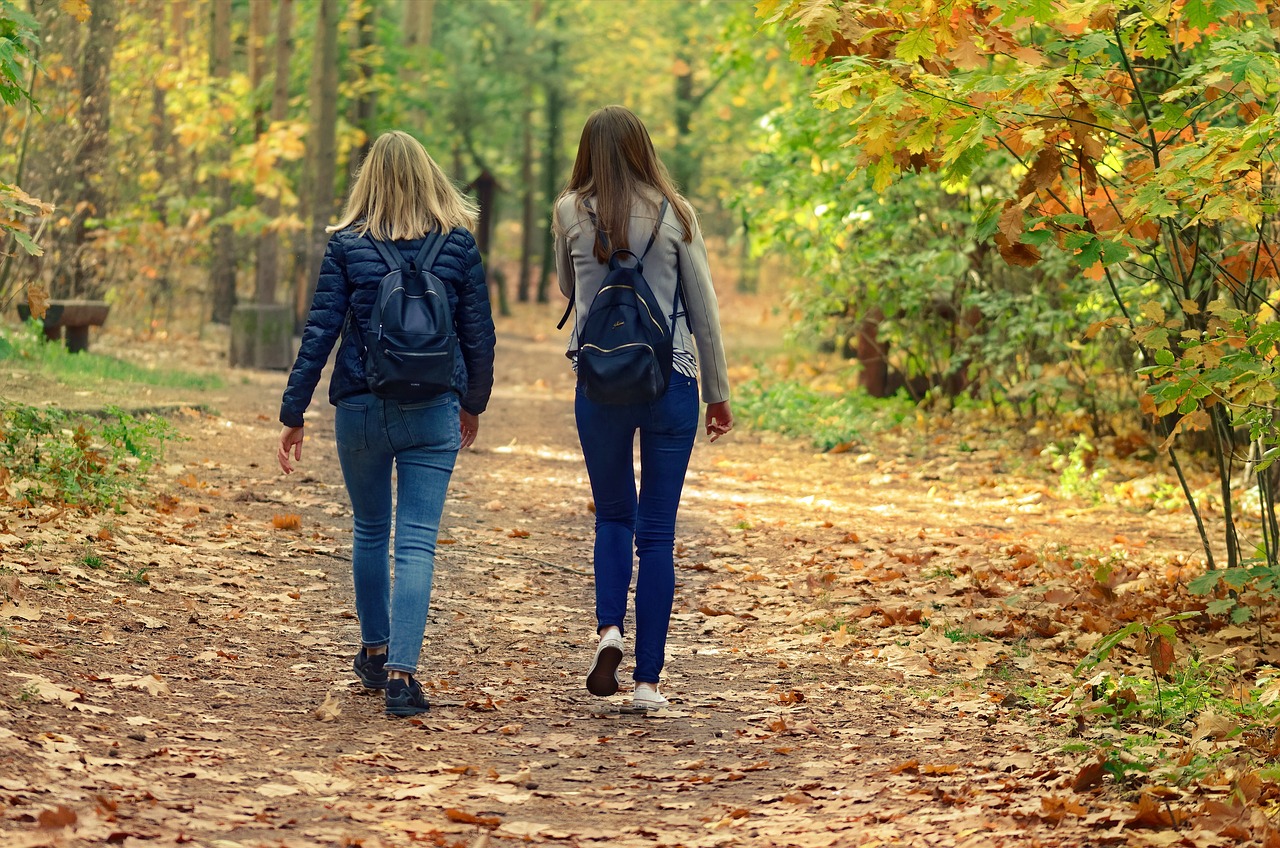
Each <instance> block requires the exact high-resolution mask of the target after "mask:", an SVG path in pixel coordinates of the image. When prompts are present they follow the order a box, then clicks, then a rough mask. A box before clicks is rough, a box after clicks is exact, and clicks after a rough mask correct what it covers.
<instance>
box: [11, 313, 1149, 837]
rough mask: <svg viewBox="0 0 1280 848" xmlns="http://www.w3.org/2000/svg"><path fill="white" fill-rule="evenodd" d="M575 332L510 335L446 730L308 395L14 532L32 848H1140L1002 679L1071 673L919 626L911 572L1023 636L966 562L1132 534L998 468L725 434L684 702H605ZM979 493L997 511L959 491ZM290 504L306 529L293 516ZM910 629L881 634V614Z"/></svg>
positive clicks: (480, 478)
mask: <svg viewBox="0 0 1280 848" xmlns="http://www.w3.org/2000/svg"><path fill="white" fill-rule="evenodd" d="M549 315H550V313H548V314H547V315H545V316H544V315H543V314H542V313H541V312H539V313H537V314H536V315H534V314H532V313H526V314H522V315H521V316H520V317H519V319H518V320H509V321H505V322H503V324H502V326H501V328H500V329H501V333H500V339H501V341H500V347H499V358H498V375H499V377H498V379H499V388H498V390H497V391H496V393H495V396H494V401H493V404H492V407H491V411H490V412H489V413H488V414H487V415H485V416H484V418H483V419H482V426H481V432H480V439H479V441H478V446H477V448H476V449H474V450H470V451H467V452H466V453H465V454H464V455H463V456H462V457H460V460H459V463H458V470H457V472H456V475H455V478H454V484H453V489H452V497H451V500H450V501H449V503H448V505H447V506H446V516H445V526H444V528H443V531H442V540H443V542H442V545H441V549H440V555H439V559H438V562H437V569H436V584H435V593H434V596H433V601H432V614H431V620H430V622H429V624H428V628H427V636H426V648H425V653H424V661H423V665H422V668H421V671H420V675H419V676H420V678H421V679H423V681H424V683H425V684H426V685H427V686H428V689H429V696H430V698H431V701H432V709H431V712H430V713H429V714H428V715H426V716H424V717H423V719H422V720H420V721H419V720H400V721H395V720H388V719H386V718H384V717H383V714H382V704H381V699H379V698H371V697H367V696H365V695H363V694H360V693H359V690H358V687H357V686H356V684H355V681H354V678H353V677H352V676H351V674H350V671H349V663H350V658H351V655H352V653H353V652H354V650H355V648H356V646H357V644H358V628H357V624H356V621H355V619H354V615H353V611H352V610H353V603H352V597H351V587H350V574H349V570H348V565H347V558H348V552H349V543H350V529H349V511H348V507H347V504H346V500H345V494H344V492H343V489H342V485H341V480H340V476H339V472H338V468H337V462H336V458H335V455H334V450H333V446H332V443H331V440H332V420H333V419H332V412H331V408H330V407H329V406H328V404H327V403H325V402H324V401H323V399H322V398H320V399H317V402H316V403H315V404H314V405H313V410H314V413H313V414H311V415H310V416H309V418H308V422H309V425H310V426H309V433H308V435H309V438H308V441H307V442H306V445H305V448H304V455H303V463H302V466H301V472H300V473H299V474H295V475H294V476H293V477H292V478H290V479H284V478H283V477H282V476H281V475H280V474H279V473H278V469H277V468H276V467H275V463H274V459H273V451H274V439H275V436H276V433H277V432H278V425H277V424H276V423H275V411H276V405H277V403H278V398H279V393H280V389H281V387H282V386H283V380H284V378H283V376H282V375H272V374H238V375H237V376H236V377H235V378H233V380H232V381H231V383H230V384H229V386H228V388H226V389H225V390H220V391H218V392H214V393H212V394H211V395H210V396H209V397H205V398H200V399H199V400H200V401H201V402H202V403H204V404H206V405H207V406H208V407H209V408H210V409H212V410H214V411H215V412H216V414H213V413H209V412H187V413H184V414H179V415H177V416H176V419H177V421H178V423H179V425H180V427H181V428H182V430H183V432H184V433H185V434H186V435H187V436H189V437H190V440H189V441H186V442H183V443H180V444H177V445H175V446H173V447H171V449H170V452H169V455H168V458H167V462H168V465H167V466H166V467H165V468H164V469H163V470H162V472H161V474H160V478H161V490H162V491H163V495H162V496H161V497H160V498H159V499H158V501H156V502H155V503H144V504H141V505H140V506H139V507H138V508H135V509H132V510H130V511H129V512H126V513H125V514H123V515H120V516H107V517H100V518H96V519H93V520H91V521H88V522H85V521H83V520H80V519H76V518H74V517H72V516H63V517H59V518H56V519H53V520H45V521H44V522H43V523H41V521H40V519H41V518H43V517H45V516H40V515H33V516H25V517H24V516H15V515H9V516H4V515H0V518H3V519H4V521H3V523H0V546H2V547H0V558H2V559H3V565H4V573H3V574H2V575H0V578H2V579H3V580H5V581H7V588H6V592H7V595H8V597H9V599H10V600H9V601H8V602H7V604H6V606H7V608H4V607H0V616H6V617H5V618H3V619H0V624H3V625H4V627H5V631H4V632H5V634H6V635H5V638H4V639H3V643H2V644H0V648H3V650H4V652H5V654H6V655H7V658H6V662H5V669H4V671H3V673H0V801H2V802H3V806H2V807H0V813H2V815H0V842H3V843H4V844H5V845H7V846H15V848H16V846H43V845H50V846H53V845H58V846H62V845H81V844H84V845H88V844H102V843H103V842H108V843H111V844H117V845H128V846H141V845H147V846H156V845H168V844H178V843H183V844H190V845H197V846H209V848H215V846H216V848H234V846H290V848H293V846H298V848H301V846H316V845H342V846H345V845H353V846H354V845H360V846H365V848H370V847H371V846H400V845H406V846H407V845H416V844H428V845H451V846H452V845H458V846H481V845H489V846H500V845H515V844H516V843H525V842H534V843H539V844H550V845H575V846H590V845H609V846H649V845H687V846H736V845H742V846H748V845H761V846H764V845H779V846H787V845H794V846H822V845H863V844H865V845H878V844H906V845H934V846H950V845H973V846H979V845H981V846H990V845H1024V844H1025V845H1032V844H1036V845H1086V844H1089V845H1096V844H1104V843H1108V842H1110V843H1116V842H1122V841H1124V839H1125V837H1124V831H1123V824H1124V818H1123V816H1122V815H1121V814H1118V813H1115V812H1108V811H1107V810H1106V809H1105V808H1103V809H1101V811H1096V812H1093V813H1090V814H1089V815H1088V816H1086V815H1084V811H1083V810H1082V809H1081V810H1080V811H1079V812H1078V813H1076V812H1073V811H1072V810H1073V808H1072V807H1071V806H1070V805H1071V804H1072V803H1074V802H1072V801H1071V800H1070V799H1071V796H1072V791H1071V786H1070V784H1071V781H1072V778H1073V777H1074V771H1075V770H1074V768H1073V767H1072V766H1071V765H1069V764H1068V763H1067V762H1066V761H1065V760H1063V759H1062V758H1061V757H1060V756H1059V755H1057V754H1056V753H1054V752H1055V751H1056V750H1057V749H1058V748H1059V746H1060V745H1061V742H1062V739H1061V737H1060V735H1059V733H1058V731H1057V730H1056V729H1055V728H1054V727H1052V726H1050V725H1048V724H1046V723H1044V722H1042V721H1041V720H1040V719H1039V718H1037V717H1036V715H1033V714H1031V713H1028V712H1024V711H1022V710H1020V709H1019V707H1018V703H1017V700H1016V699H1015V700H1013V701H1012V702H1010V699H1009V698H1008V697H1005V698H1004V699H1003V700H1002V699H1001V694H1002V693H1003V691H1004V690H1002V689H999V688H994V689H993V688H992V687H989V686H986V687H984V686H983V685H981V681H982V680H983V679H987V677H986V675H987V672H990V671H992V669H995V668H997V667H999V668H1004V669H1006V670H1008V671H1009V672H1010V673H1012V674H1016V675H1019V676H1022V677H1030V676H1034V675H1037V674H1049V673H1050V666H1052V665H1053V663H1054V661H1053V658H1052V655H1051V654H1048V653H1045V654H1041V653H1037V652H1036V651H1035V650H1034V648H1035V640H1031V641H1030V642H1028V645H1030V648H1029V649H1028V650H1027V651H1024V652H1021V655H1015V654H1014V653H1013V652H1011V651H1010V650H1009V649H1008V648H1007V647H1006V646H1004V645H1001V644H999V643H996V642H983V643H974V644H973V645H971V646H964V645H958V646H957V645H954V644H951V643H949V642H946V641H945V640H943V642H942V643H937V650H936V651H930V650H926V648H927V647H928V646H929V645H933V644H935V643H933V642H928V641H927V640H923V639H922V637H920V636H919V630H920V628H919V620H920V613H918V612H917V613H915V614H914V620H913V619H912V615H911V614H910V613H909V612H904V610H906V609H907V608H908V607H910V608H921V607H922V604H921V603H920V602H919V601H920V597H921V596H919V595H915V596H912V597H910V598H909V597H908V595H907V590H906V588H905V587H906V578H905V577H904V575H913V576H914V577H915V578H916V579H917V584H918V585H922V586H925V587H926V589H925V592H926V595H925V596H924V598H925V600H927V599H928V598H929V597H934V598H937V599H939V600H948V602H950V601H953V600H954V599H955V598H956V597H957V593H959V594H960V595H963V596H965V597H968V596H970V595H971V596H972V597H973V598H974V599H976V600H975V601H973V602H970V603H969V604H968V606H970V607H972V608H973V609H974V610H976V612H974V613H973V616H972V618H971V621H970V624H971V625H973V626H981V624H982V622H984V621H986V622H997V623H998V617H997V616H995V615H987V614H986V613H984V612H983V611H982V609H983V603H984V602H983V601H982V599H983V598H988V599H989V598H992V597H996V596H997V595H998V594H999V593H996V594H994V595H993V594H992V593H991V592H990V591H989V586H987V585H984V583H983V578H982V575H981V572H980V571H979V572H978V573H976V574H975V575H962V576H960V577H957V575H956V574H955V573H950V576H948V573H949V572H948V570H947V569H945V568H938V563H939V562H943V561H951V559H948V558H954V557H956V556H964V557H966V558H968V559H970V560H974V561H978V562H990V563H992V564H993V565H994V564H995V563H996V562H998V561H1003V560H1004V559H1007V558H1008V557H1007V555H1006V554H1005V553H1004V551H1006V550H1007V548H1008V546H1009V545H1010V544H1011V543H1013V542H1016V541H1018V540H1025V539H1028V538H1031V537H1033V536H1037V535H1038V534H1045V537H1046V538H1049V537H1050V536H1051V535H1052V534H1054V533H1057V534H1059V535H1066V536H1071V535H1072V534H1079V533H1081V532H1086V531H1085V530H1084V529H1083V527H1084V525H1085V524H1087V525H1088V530H1087V532H1091V533H1097V534H1100V535H1101V536H1107V535H1108V534H1110V533H1112V532H1115V530H1113V529H1110V528H1108V527H1107V520H1108V519H1107V518H1106V517H1105V516H1091V517H1085V518H1083V519H1082V522H1081V525H1079V526H1070V522H1069V520H1068V521H1067V522H1066V525H1064V524H1063V523H1062V520H1061V519H1058V518H1053V517H1052V516H1051V515H1049V514H1046V512H1047V511H1044V510H1037V509H1028V508H1027V505H1028V503H1031V504H1032V505H1034V499H1032V500H1027V499H1026V498H1020V495H1019V493H1018V492H1011V491H1005V490H1004V489H1002V488H1001V485H1002V484H1000V482H999V479H1000V478H999V475H1000V472H1001V470H1002V462H1003V460H1002V458H1001V457H1000V456H999V455H996V454H995V453H994V452H987V453H985V454H983V453H981V452H979V453H971V454H966V455H965V456H964V457H963V458H962V459H957V458H956V457H955V456H934V457H931V456H924V457H920V456H917V457H889V456H883V455H881V456H871V455H870V454H867V455H864V456H857V455H854V454H852V453H850V454H845V455H837V456H831V455H814V454H813V453H812V452H810V451H807V450H805V449H804V448H803V447H802V446H797V445H794V444H790V443H785V442H778V441H763V440H762V439H761V438H760V437H758V436H753V435H751V434H749V433H746V432H743V431H739V432H736V433H734V434H733V435H731V436H730V437H728V438H727V439H724V440H722V441H720V442H717V443H716V444H714V445H710V444H707V443H706V442H705V440H704V441H702V442H701V443H700V444H699V445H698V447H697V449H696V450H695V453H694V459H693V464H692V468H691V471H690V475H689V480H688V484H687V488H686V496H685V499H684V505H683V507H682V511H681V516H680V527H679V531H678V539H679V540H680V545H679V550H678V555H679V556H678V560H677V578H678V581H679V582H678V588H677V599H676V610H675V615H674V621H673V624H672V632H671V637H670V640H669V661H668V664H667V672H666V674H667V677H666V680H665V683H664V688H665V690H666V691H667V693H668V694H669V696H670V697H671V698H672V701H673V706H672V708H671V709H670V710H667V711H665V712H663V713H661V714H657V715H650V716H644V715H634V714H629V713H627V712H626V711H624V710H622V709H620V707H622V706H624V705H625V703H626V695H625V691H624V693H623V694H620V695H618V696H615V698H613V699H606V700H600V699H595V698H592V697H590V696H589V695H588V694H587V693H586V691H585V689H584V687H583V676H584V673H585V670H586V666H587V664H588V662H589V659H590V653H591V650H592V644H593V631H592V624H591V617H590V611H591V609H592V598H593V596H592V590H591V583H590V578H589V576H588V574H589V571H590V560H589V556H590V538H591V527H592V516H591V513H590V512H589V509H588V497H589V492H588V489H587V486H586V482H585V472H584V469H583V466H582V462H581V458H580V455H579V453H578V450H577V445H576V437H575V434H574V430H573V421H572V400H571V399H572V382H571V375H570V374H569V372H568V369H567V365H566V363H565V361H564V359H563V357H562V355H561V353H560V342H559V340H558V339H554V338H553V339H545V338H541V337H535V336H534V335H533V334H532V333H530V332H529V330H528V328H529V327H531V326H549V325H550V324H551V323H552V319H551V318H550V317H548V316H549ZM326 384H327V380H326V383H322V385H326ZM10 388H11V389H14V390H16V387H10ZM24 391H32V392H38V391H39V387H33V386H30V385H27V386H25V389H24ZM182 400H184V398H180V397H178V396H177V395H175V396H174V397H172V398H157V399H155V401H156V402H157V403H160V402H164V403H168V402H180V401H182ZM187 400H189V399H187ZM979 479H981V480H987V481H988V482H987V483H984V484H983V485H984V486H985V488H984V489H983V492H982V493H981V494H980V495H979V497H978V498H977V499H976V501H975V500H974V499H973V498H969V497H961V495H971V494H972V491H971V488H972V487H973V486H974V485H975V484H974V482H973V481H975V480H979ZM290 515H297V516H298V517H299V526H298V527H297V528H296V529H291V528H289V527H287V526H286V527H284V528H279V529H278V528H277V527H275V526H273V519H275V521H276V523H282V524H285V525H287V524H288V523H289V521H290V519H289V518H288V516H290ZM1117 520H1119V521H1122V522H1123V520H1124V519H1123V516H1120V517H1119V518H1118V519H1117ZM1121 529H1123V528H1121ZM91 556H95V557H98V558H99V562H97V563H93V562H92V560H90V557H91ZM894 564H896V565H894ZM891 565H892V567H890V566H891ZM930 568H935V569H937V571H938V573H937V574H936V575H934V577H935V578H936V579H933V580H932V581H930V580H926V579H924V578H922V577H921V576H920V575H921V574H922V573H923V572H925V571H927V570H928V569H930ZM894 569H897V570H896V571H895V570H894ZM992 603H994V602H992ZM923 608H924V609H925V610H926V611H927V610H928V609H929V606H928V604H923ZM881 616H883V617H887V618H889V619H891V620H890V621H889V622H887V624H886V623H885V622H881V623H880V625H878V627H879V629H878V630H877V639H879V640H880V641H873V640H871V639H870V638H869V636H868V635H867V634H866V633H865V632H864V630H863V621H862V619H864V618H868V617H876V618H879V617H881ZM899 618H900V619H901V620H900V621H899V620H898V619H899ZM992 626H993V627H994V626H995V624H993V625H992ZM886 627H887V629H886ZM895 628H897V629H896V630H895ZM933 630H937V628H933ZM899 632H900V633H901V634H903V635H901V637H895V636H894V635H893V634H894V633H899ZM884 633H888V634H889V636H888V637H887V638H884V637H883V634H884ZM911 633H914V634H915V635H909V634H911ZM944 643H945V644H944ZM943 648H946V649H948V650H950V651H951V653H947V651H944V650H943ZM934 657H941V658H942V659H941V660H938V659H935V658H934ZM948 657H951V658H952V659H953V660H954V661H949V660H947V659H946V658H948ZM982 658H985V659H982ZM1058 665H1059V666H1061V665H1063V664H1062V663H1059V664H1058ZM975 668H977V669H978V671H977V672H976V673H975V672H974V669H975ZM624 671H629V665H626V664H624ZM1058 671H1059V672H1060V671H1061V668H1059V669H1058ZM626 679H628V678H627V676H626V675H624V680H626ZM974 681H978V684H979V685H974ZM957 686H961V687H964V686H968V687H969V688H968V689H966V690H964V692H962V693H961V694H959V695H957V694H955V691H956V689H955V687H957ZM625 688H626V687H625V686H624V690H625ZM1006 689H1007V687H1006ZM965 692H967V694H965ZM1095 809H1097V808H1095ZM1064 810H1065V812H1064Z"/></svg>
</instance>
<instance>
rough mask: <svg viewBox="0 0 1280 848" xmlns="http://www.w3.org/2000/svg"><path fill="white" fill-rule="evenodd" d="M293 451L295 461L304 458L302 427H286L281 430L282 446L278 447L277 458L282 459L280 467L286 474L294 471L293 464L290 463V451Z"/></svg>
mask: <svg viewBox="0 0 1280 848" xmlns="http://www.w3.org/2000/svg"><path fill="white" fill-rule="evenodd" d="M290 450H292V451H293V459H294V461H295V462H297V461H301V459H302V428H301V427H285V428H284V429H283V430H281V431H280V446H279V447H278V448H277V449H276V459H278V460H280V468H281V469H283V470H284V473H285V474H292V473H293V465H291V464H290V463H289V451H290Z"/></svg>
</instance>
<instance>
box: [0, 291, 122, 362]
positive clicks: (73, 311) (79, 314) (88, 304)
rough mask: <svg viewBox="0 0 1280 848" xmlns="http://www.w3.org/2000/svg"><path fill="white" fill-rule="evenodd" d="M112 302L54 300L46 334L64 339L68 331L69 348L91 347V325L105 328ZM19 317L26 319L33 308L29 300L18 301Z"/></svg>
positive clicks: (50, 302)
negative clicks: (28, 304) (27, 302)
mask: <svg viewBox="0 0 1280 848" xmlns="http://www.w3.org/2000/svg"><path fill="white" fill-rule="evenodd" d="M110 311H111V305H110V304H108V303H107V302H106V301H104V300H51V301H49V309H48V311H46V312H45V313H44V337H45V338H46V339H48V340H49V341H51V342H56V341H58V340H59V339H61V338H62V331H63V329H64V328H65V329H66V331H67V335H66V338H67V350H69V351H71V352H72V353H78V352H80V351H82V350H88V349H89V328H90V327H101V326H102V325H103V324H104V323H106V320H107V313H108V312H110ZM18 317H20V318H21V319H22V320H23V321H26V320H27V319H28V318H30V317H31V309H30V307H28V306H27V304H25V303H20V304H18Z"/></svg>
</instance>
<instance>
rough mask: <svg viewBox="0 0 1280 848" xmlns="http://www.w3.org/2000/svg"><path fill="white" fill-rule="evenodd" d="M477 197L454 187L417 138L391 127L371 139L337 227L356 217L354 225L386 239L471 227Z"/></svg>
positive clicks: (391, 239)
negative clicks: (467, 195)
mask: <svg viewBox="0 0 1280 848" xmlns="http://www.w3.org/2000/svg"><path fill="white" fill-rule="evenodd" d="M476 217H477V208H476V205H475V203H474V202H473V201H472V200H471V199H470V198H468V197H466V196H465V195H463V194H462V193H461V192H460V191H458V190H457V189H456V188H454V186H453V183H451V182H449V178H448V177H446V176H445V173H444V171H442V170H441V169H440V166H439V165H437V164H436V161H435V160H434V159H432V158H431V156H430V155H429V154H428V153H427V151H426V149H425V148H424V147H423V146H422V143H421V142H419V141H418V140H417V139H416V138H414V137H413V136H411V135H409V134H408V133H407V132H401V131H400V130H392V131H390V132H386V133H383V134H382V135H380V136H378V138H377V139H376V140H375V141H374V142H373V146H372V147H370V148H369V153H368V155H366V156H365V158H364V162H363V163H362V164H361V165H360V173H359V174H357V175H356V179H355V183H354V184H353V185H352V186H351V195H350V196H349V197H348V198H347V206H346V208H345V209H344V210H343V211H342V217H341V218H339V219H338V223H336V224H334V225H332V226H330V227H327V228H326V229H327V230H328V231H329V232H331V233H332V232H337V231H338V230H341V229H343V228H344V227H349V226H351V225H352V224H356V223H357V222H359V225H358V227H357V231H358V232H359V233H360V234H361V235H364V234H365V233H371V234H372V235H373V237H374V238H376V239H381V240H384V241H400V240H408V239H416V238H421V237H422V236H423V235H425V234H426V233H428V232H431V231H432V230H440V231H442V232H445V233H447V232H449V231H450V230H452V229H453V228H454V227H465V228H467V229H469V230H474V229H475V227H476Z"/></svg>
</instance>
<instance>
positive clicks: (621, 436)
mask: <svg viewBox="0 0 1280 848" xmlns="http://www.w3.org/2000/svg"><path fill="white" fill-rule="evenodd" d="M574 412H575V414H576V416H577V421H578V438H579V440H581V442H582V455H583V457H584V458H585V459H586V463H587V476H588V477H590V478H591V494H592V496H593V497H594V498H595V502H596V542H595V577H596V627H597V630H599V629H601V628H605V627H609V626H610V625H612V626H615V627H617V628H618V629H619V630H623V629H624V628H623V619H624V618H625V617H626V613H627V592H628V590H629V589H630V586H631V566H632V547H633V545H634V549H635V555H636V557H637V558H638V559H639V563H640V567H639V575H638V576H637V578H636V638H635V653H636V668H635V673H634V674H633V677H634V679H635V680H636V682H639V683H657V682H658V680H659V677H660V675H661V674H662V666H663V663H664V661H665V658H666V645H667V627H668V625H669V624H670V621H671V605H672V603H673V601H674V598H675V588H676V573H675V565H674V559H673V557H674V550H675V537H676V511H677V510H678V509H679V507H680V492H681V490H682V489H683V488H684V475H685V471H686V470H687V469H688V467H689V455H690V453H692V451H693V442H694V438H695V437H696V436H697V432H698V383H697V381H696V380H694V379H693V378H692V377H686V376H685V375H683V374H680V373H674V374H672V375H671V382H670V384H669V385H668V386H667V392H666V394H664V395H663V396H662V397H661V398H659V399H658V400H656V401H653V402H652V403H636V404H623V405H618V404H602V403H594V402H592V401H590V400H587V398H586V396H585V395H584V394H583V392H582V388H581V387H579V388H578V394H577V400H576V402H575V405H574ZM637 432H639V433H640V492H639V496H638V497H637V494H636V475H635V466H634V459H633V452H634V446H635V436H636V433H637Z"/></svg>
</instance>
